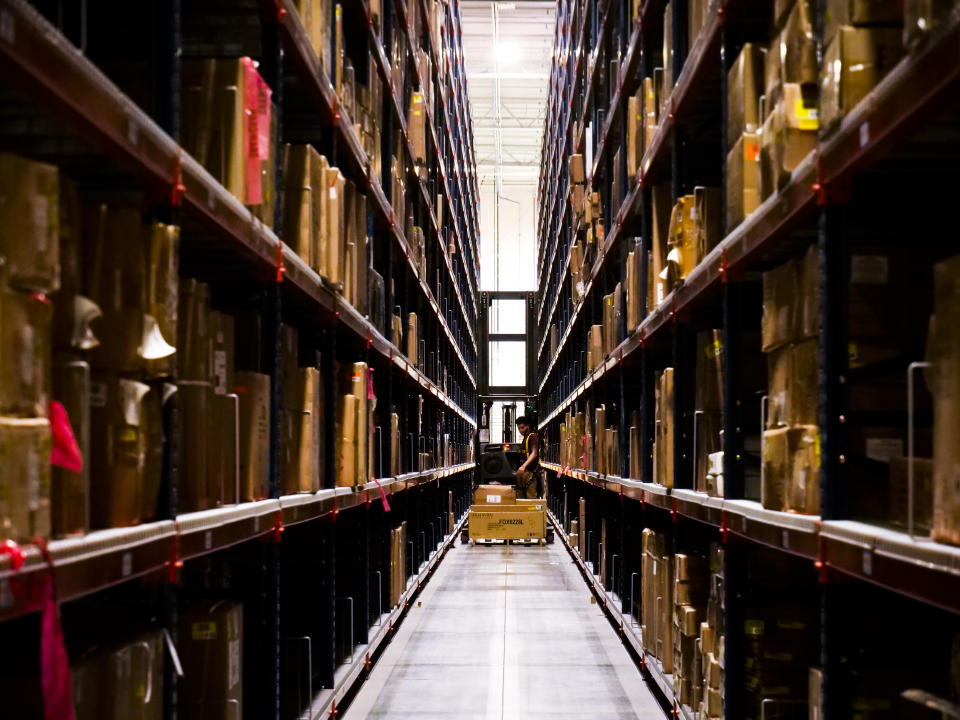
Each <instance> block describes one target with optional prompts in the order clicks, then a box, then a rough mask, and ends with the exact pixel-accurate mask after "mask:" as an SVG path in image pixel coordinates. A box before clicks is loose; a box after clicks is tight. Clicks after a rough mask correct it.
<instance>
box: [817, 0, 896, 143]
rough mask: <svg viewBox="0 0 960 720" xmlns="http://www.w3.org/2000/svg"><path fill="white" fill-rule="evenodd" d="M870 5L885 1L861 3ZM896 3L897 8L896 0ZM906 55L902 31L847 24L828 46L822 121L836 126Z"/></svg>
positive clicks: (826, 127)
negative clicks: (902, 41)
mask: <svg viewBox="0 0 960 720" xmlns="http://www.w3.org/2000/svg"><path fill="white" fill-rule="evenodd" d="M861 4H864V5H868V6H873V5H881V6H882V5H884V3H861ZM886 4H888V5H889V4H892V5H893V7H894V9H896V3H886ZM902 56H903V45H902V44H901V31H900V29H899V28H897V27H892V28H858V27H851V26H849V25H843V26H841V27H839V28H837V30H836V36H835V37H834V38H833V40H832V42H831V43H830V44H829V45H827V46H826V50H825V51H824V57H823V70H822V72H821V74H820V111H821V118H820V119H821V123H822V124H823V127H824V128H825V129H830V128H832V127H833V126H834V125H835V124H836V123H838V122H840V120H841V118H843V116H844V115H846V114H847V113H848V112H850V110H851V109H852V108H853V107H854V106H855V105H856V104H857V103H858V102H860V101H861V100H862V99H863V98H864V97H866V95H867V93H869V92H870V91H871V90H872V89H873V88H874V87H875V86H876V85H877V83H879V82H880V80H882V79H883V77H884V75H886V74H887V73H888V72H890V70H891V69H892V68H893V67H894V65H896V64H897V62H899V60H900V58H901V57H902Z"/></svg>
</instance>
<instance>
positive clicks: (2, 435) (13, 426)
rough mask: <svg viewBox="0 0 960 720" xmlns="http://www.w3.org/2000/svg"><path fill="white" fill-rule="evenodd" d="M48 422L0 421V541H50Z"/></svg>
mask: <svg viewBox="0 0 960 720" xmlns="http://www.w3.org/2000/svg"><path fill="white" fill-rule="evenodd" d="M51 445H52V439H51V436H50V422H49V421H48V420H47V419H46V418H11V417H0V539H11V540H13V541H15V542H20V543H28V542H32V541H33V538H34V537H41V538H48V537H50V449H51Z"/></svg>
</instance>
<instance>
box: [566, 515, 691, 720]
mask: <svg viewBox="0 0 960 720" xmlns="http://www.w3.org/2000/svg"><path fill="white" fill-rule="evenodd" d="M549 516H550V522H552V523H553V524H554V526H555V527H556V528H557V532H558V534H559V535H560V537H561V538H562V539H563V544H564V545H565V546H566V548H567V552H569V553H570V556H571V557H572V558H573V561H574V562H575V563H576V564H577V567H578V568H579V569H580V573H581V574H582V575H583V577H584V580H586V582H587V584H588V585H589V587H590V590H591V591H592V592H593V595H594V596H595V597H596V598H597V600H598V602H599V603H600V606H601V608H602V609H603V612H604V613H605V614H606V616H607V618H608V619H609V621H610V622H611V624H612V625H613V627H614V628H615V629H616V630H617V631H618V632H619V633H620V637H621V639H622V640H623V642H625V643H627V644H628V645H629V646H630V649H631V650H632V651H633V653H634V654H635V655H636V657H638V658H640V667H641V669H642V671H643V672H644V673H645V674H646V676H647V678H649V679H650V680H652V681H653V682H654V683H655V684H656V686H657V688H658V689H659V690H660V692H661V693H662V694H663V697H664V698H665V699H666V700H667V702H668V703H669V704H670V705H671V706H672V710H671V712H672V717H674V718H683V719H684V720H696V718H697V717H698V715H697V713H695V712H694V711H693V710H692V709H691V708H690V706H688V705H682V704H680V703H679V701H678V699H677V693H676V689H675V688H674V683H673V678H672V676H671V674H670V673H667V672H664V670H663V664H662V663H661V662H660V660H658V659H657V658H656V657H654V656H653V655H652V654H650V653H648V652H647V651H646V649H645V648H644V647H643V631H642V629H641V627H640V625H639V624H638V623H637V621H636V620H635V619H634V617H633V616H632V615H631V614H630V613H627V614H626V615H625V614H624V612H623V609H622V600H621V598H619V597H617V595H616V593H613V592H610V591H608V590H607V589H606V588H605V587H604V586H603V583H601V582H600V580H599V578H598V577H597V575H596V574H595V573H594V572H593V568H592V567H591V566H590V565H588V564H587V563H585V562H584V560H583V558H582V557H580V553H579V552H577V549H576V548H575V547H574V546H572V545H571V544H570V540H569V538H567V536H566V533H564V532H563V525H562V523H560V522H559V521H558V520H557V518H556V517H554V515H553V513H549Z"/></svg>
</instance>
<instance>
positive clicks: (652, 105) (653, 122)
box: [641, 77, 659, 157]
mask: <svg viewBox="0 0 960 720" xmlns="http://www.w3.org/2000/svg"><path fill="white" fill-rule="evenodd" d="M642 92H643V150H644V151H646V149H647V148H648V147H650V144H651V143H652V142H653V136H654V135H656V134H657V118H658V115H657V109H658V107H659V106H658V104H657V93H656V90H655V89H654V80H653V78H652V77H645V78H644V79H643V88H642ZM641 157H642V153H641Z"/></svg>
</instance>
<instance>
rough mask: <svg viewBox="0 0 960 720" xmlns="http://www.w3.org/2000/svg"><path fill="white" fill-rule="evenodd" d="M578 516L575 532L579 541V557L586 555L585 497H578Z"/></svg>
mask: <svg viewBox="0 0 960 720" xmlns="http://www.w3.org/2000/svg"><path fill="white" fill-rule="evenodd" d="M579 513H580V514H579V516H578V518H579V519H578V521H577V534H578V537H579V541H578V544H577V549H578V551H579V553H580V557H581V558H583V557H585V556H586V553H585V551H586V538H587V500H586V498H580V508H579Z"/></svg>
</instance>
